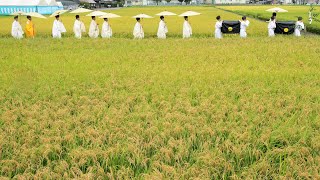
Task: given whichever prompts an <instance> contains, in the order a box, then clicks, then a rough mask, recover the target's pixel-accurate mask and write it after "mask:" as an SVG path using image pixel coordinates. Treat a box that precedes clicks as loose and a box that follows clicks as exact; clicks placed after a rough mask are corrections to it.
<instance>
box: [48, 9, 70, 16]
mask: <svg viewBox="0 0 320 180" xmlns="http://www.w3.org/2000/svg"><path fill="white" fill-rule="evenodd" d="M66 12H68V10H58V11H55V12H54V13H52V14H51V16H50V17H55V16H57V15H61V14H63V13H66Z"/></svg>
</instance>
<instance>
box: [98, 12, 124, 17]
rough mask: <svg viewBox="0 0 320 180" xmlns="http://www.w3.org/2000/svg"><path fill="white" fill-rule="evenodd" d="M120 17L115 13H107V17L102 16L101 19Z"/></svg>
mask: <svg viewBox="0 0 320 180" xmlns="http://www.w3.org/2000/svg"><path fill="white" fill-rule="evenodd" d="M118 17H121V16H119V15H117V14H113V13H107V14H106V15H103V16H100V17H99V18H118Z"/></svg>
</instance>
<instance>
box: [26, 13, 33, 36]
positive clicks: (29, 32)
mask: <svg viewBox="0 0 320 180" xmlns="http://www.w3.org/2000/svg"><path fill="white" fill-rule="evenodd" d="M27 19H28V21H27V25H26V36H27V37H28V38H34V36H35V29H34V24H33V23H32V18H31V16H27Z"/></svg>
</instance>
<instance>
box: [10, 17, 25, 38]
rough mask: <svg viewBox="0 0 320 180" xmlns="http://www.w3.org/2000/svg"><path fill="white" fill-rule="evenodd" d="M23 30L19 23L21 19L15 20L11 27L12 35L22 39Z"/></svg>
mask: <svg viewBox="0 0 320 180" xmlns="http://www.w3.org/2000/svg"><path fill="white" fill-rule="evenodd" d="M23 34H24V32H23V30H22V27H21V25H20V23H19V21H16V20H14V21H13V23H12V29H11V35H12V37H14V38H16V39H22V38H23Z"/></svg>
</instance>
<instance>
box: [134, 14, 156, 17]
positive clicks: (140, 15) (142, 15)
mask: <svg viewBox="0 0 320 180" xmlns="http://www.w3.org/2000/svg"><path fill="white" fill-rule="evenodd" d="M133 18H153V17H152V16H149V15H146V14H138V15H136V16H133Z"/></svg>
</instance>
